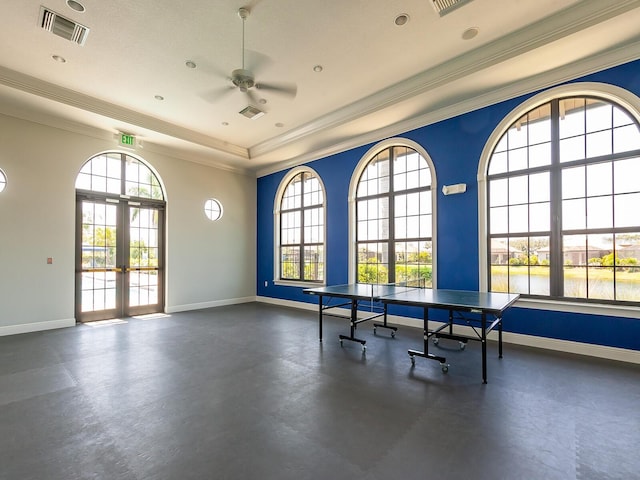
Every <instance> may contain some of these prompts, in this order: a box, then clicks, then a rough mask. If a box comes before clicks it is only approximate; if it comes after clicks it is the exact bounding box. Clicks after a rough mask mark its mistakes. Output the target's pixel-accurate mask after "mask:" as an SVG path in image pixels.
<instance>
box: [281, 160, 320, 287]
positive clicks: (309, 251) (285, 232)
mask: <svg viewBox="0 0 640 480" xmlns="http://www.w3.org/2000/svg"><path fill="white" fill-rule="evenodd" d="M284 182H286V186H285V187H284V191H283V193H282V196H281V200H280V202H279V209H278V210H279V219H278V220H279V225H280V229H279V234H280V235H279V239H280V243H279V250H280V252H279V279H280V280H290V281H305V282H324V278H325V276H324V274H325V272H324V265H325V251H324V238H325V229H324V218H325V215H324V191H323V187H322V184H321V182H320V179H319V177H318V176H317V175H316V174H315V172H313V171H311V170H310V169H304V170H302V171H297V173H294V175H293V176H292V177H291V178H289V177H287V178H285V180H284Z"/></svg>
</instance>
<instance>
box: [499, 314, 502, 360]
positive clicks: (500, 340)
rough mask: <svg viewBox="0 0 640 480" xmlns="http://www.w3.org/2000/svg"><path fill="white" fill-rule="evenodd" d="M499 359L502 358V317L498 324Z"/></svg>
mask: <svg viewBox="0 0 640 480" xmlns="http://www.w3.org/2000/svg"><path fill="white" fill-rule="evenodd" d="M498 358H502V317H500V322H499V323H498Z"/></svg>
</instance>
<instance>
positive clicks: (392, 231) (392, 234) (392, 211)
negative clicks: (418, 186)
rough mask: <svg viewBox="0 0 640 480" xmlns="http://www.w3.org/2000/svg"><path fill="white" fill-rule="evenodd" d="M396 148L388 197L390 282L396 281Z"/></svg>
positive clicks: (392, 149) (392, 154) (391, 152)
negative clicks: (394, 185)
mask: <svg viewBox="0 0 640 480" xmlns="http://www.w3.org/2000/svg"><path fill="white" fill-rule="evenodd" d="M395 155H396V149H395V148H390V152H389V193H388V196H387V198H388V199H389V238H387V260H388V261H389V264H388V266H387V269H388V272H389V273H388V279H387V280H388V281H389V283H395V282H396V247H395V238H396V228H395V224H396V208H395V203H396V202H395V199H396V197H395V189H394V188H393V162H394V160H395Z"/></svg>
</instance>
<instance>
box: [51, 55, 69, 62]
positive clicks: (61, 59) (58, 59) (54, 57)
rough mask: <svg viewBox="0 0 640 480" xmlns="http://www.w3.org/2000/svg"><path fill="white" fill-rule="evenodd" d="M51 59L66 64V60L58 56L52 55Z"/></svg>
mask: <svg viewBox="0 0 640 480" xmlns="http://www.w3.org/2000/svg"><path fill="white" fill-rule="evenodd" d="M51 58H53V59H54V60H55V61H56V62H59V63H67V59H66V58H64V57H61V56H60V55H52V56H51Z"/></svg>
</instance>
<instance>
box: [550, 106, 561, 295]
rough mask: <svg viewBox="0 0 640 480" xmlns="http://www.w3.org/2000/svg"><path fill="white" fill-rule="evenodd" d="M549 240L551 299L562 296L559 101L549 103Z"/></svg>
mask: <svg viewBox="0 0 640 480" xmlns="http://www.w3.org/2000/svg"><path fill="white" fill-rule="evenodd" d="M550 177H551V178H550V182H551V185H550V187H551V192H550V199H551V225H550V226H551V238H549V256H550V262H549V264H550V278H549V283H550V285H549V289H550V294H551V296H552V297H562V296H563V295H564V281H563V261H562V258H563V256H562V169H561V166H560V100H558V99H555V100H553V101H552V102H551V175H550Z"/></svg>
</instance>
